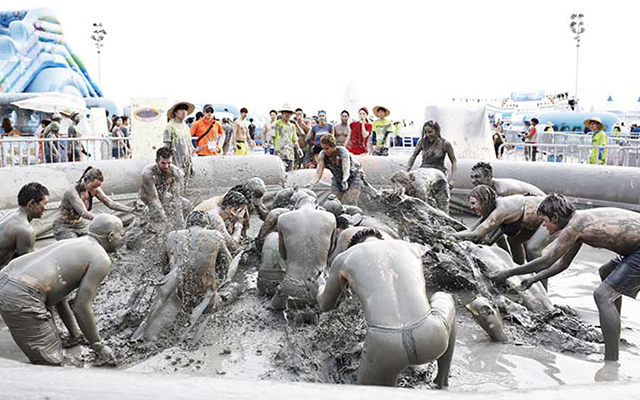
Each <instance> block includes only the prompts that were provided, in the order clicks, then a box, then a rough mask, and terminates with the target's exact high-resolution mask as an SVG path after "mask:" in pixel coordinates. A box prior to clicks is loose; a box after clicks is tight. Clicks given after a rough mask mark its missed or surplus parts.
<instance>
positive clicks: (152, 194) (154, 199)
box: [140, 171, 166, 220]
mask: <svg viewBox="0 0 640 400" xmlns="http://www.w3.org/2000/svg"><path fill="white" fill-rule="evenodd" d="M140 200H142V202H143V203H145V204H146V205H147V207H149V211H150V213H151V215H152V216H154V217H157V218H159V219H162V220H164V219H165V218H166V215H165V213H164V208H163V207H162V203H160V199H159V197H158V190H157V189H156V185H155V184H154V182H153V177H152V172H151V171H145V172H144V173H143V174H142V186H141V188H140Z"/></svg>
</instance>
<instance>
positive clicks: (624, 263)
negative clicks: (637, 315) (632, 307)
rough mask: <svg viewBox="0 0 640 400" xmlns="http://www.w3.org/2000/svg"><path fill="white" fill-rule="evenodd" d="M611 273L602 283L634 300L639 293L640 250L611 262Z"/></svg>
mask: <svg viewBox="0 0 640 400" xmlns="http://www.w3.org/2000/svg"><path fill="white" fill-rule="evenodd" d="M611 263H612V264H613V265H614V269H613V271H611V273H610V274H609V276H607V278H606V279H605V280H604V282H605V283H606V284H607V285H609V286H611V288H612V289H613V290H615V291H616V292H618V293H620V294H623V295H625V296H629V297H631V298H634V299H635V298H636V296H637V295H638V291H640V249H638V250H636V251H635V252H633V253H631V254H629V255H628V256H626V257H624V258H623V257H620V256H618V257H616V258H615V259H613V260H611Z"/></svg>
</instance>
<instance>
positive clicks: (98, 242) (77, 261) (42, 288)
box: [0, 214, 123, 365]
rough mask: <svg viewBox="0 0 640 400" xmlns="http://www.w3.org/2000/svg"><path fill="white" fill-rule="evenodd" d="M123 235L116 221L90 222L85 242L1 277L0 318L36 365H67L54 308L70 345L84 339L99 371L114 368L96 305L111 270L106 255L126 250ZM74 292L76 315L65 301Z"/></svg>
mask: <svg viewBox="0 0 640 400" xmlns="http://www.w3.org/2000/svg"><path fill="white" fill-rule="evenodd" d="M122 235H123V227H122V222H121V221H120V219H118V217H115V216H113V215H108V214H100V215H98V216H96V217H95V219H94V220H93V221H92V222H91V225H90V226H89V234H88V235H87V236H84V237H80V238H76V239H68V240H61V241H58V242H56V243H53V244H51V245H49V246H47V247H45V248H43V249H41V250H38V251H35V252H33V253H29V254H27V255H24V256H22V257H19V258H17V259H15V260H13V261H12V262H10V263H9V265H7V266H6V267H5V268H4V269H3V270H2V272H0V314H1V315H2V319H3V320H4V322H5V323H6V324H7V326H8V327H9V331H10V332H11V336H12V337H13V340H15V342H16V343H17V344H18V346H19V347H20V349H21V350H22V352H23V353H24V354H25V355H26V356H27V357H28V358H29V360H30V361H31V362H32V363H34V364H44V365H61V364H62V362H63V358H64V357H63V352H62V343H61V341H60V337H59V336H58V331H57V327H56V324H55V321H54V319H53V315H52V313H51V310H50V308H51V307H53V306H55V307H56V310H57V311H58V315H60V319H61V320H62V322H63V323H64V325H65V326H66V327H67V329H68V330H69V333H70V340H69V342H70V344H73V343H77V342H79V339H80V337H81V335H82V334H84V336H85V337H86V339H87V341H88V342H89V343H90V346H91V349H92V350H93V351H94V352H95V353H96V354H97V364H98V365H103V364H111V365H113V364H115V357H114V355H113V352H112V350H111V349H110V348H109V347H108V346H106V345H105V344H104V343H103V342H102V338H101V337H100V334H99V332H98V327H97V325H96V321H95V317H94V315H93V310H92V304H93V300H94V299H95V297H96V294H97V292H98V288H99V286H100V283H101V282H102V281H103V280H104V278H105V277H106V276H107V274H108V273H109V271H110V270H111V259H110V258H109V255H108V254H107V253H110V252H114V251H116V250H117V249H118V248H119V247H120V246H121V245H122ZM76 289H77V292H76V296H75V300H74V302H73V309H72V308H71V307H70V306H69V303H68V300H67V296H68V295H69V293H71V292H72V291H74V290H76ZM76 322H77V325H76ZM78 326H79V329H78Z"/></svg>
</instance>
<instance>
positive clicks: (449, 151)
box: [444, 140, 458, 184]
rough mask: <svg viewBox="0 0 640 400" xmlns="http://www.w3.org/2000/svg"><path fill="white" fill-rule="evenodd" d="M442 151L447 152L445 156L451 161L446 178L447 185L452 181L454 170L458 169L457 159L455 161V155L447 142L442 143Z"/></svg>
mask: <svg viewBox="0 0 640 400" xmlns="http://www.w3.org/2000/svg"><path fill="white" fill-rule="evenodd" d="M444 149H445V151H446V152H447V156H449V161H451V171H449V176H448V177H447V181H448V182H449V184H451V182H452V181H453V177H454V176H455V174H456V170H457V169H458V159H456V154H455V152H454V151H453V146H452V145H451V143H449V141H448V140H445V142H444Z"/></svg>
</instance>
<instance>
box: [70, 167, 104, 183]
mask: <svg viewBox="0 0 640 400" xmlns="http://www.w3.org/2000/svg"><path fill="white" fill-rule="evenodd" d="M95 180H98V181H100V182H104V175H102V171H100V170H99V169H98V168H94V167H92V166H91V165H89V166H88V167H87V169H85V170H84V172H83V173H82V176H81V177H80V179H78V181H77V182H76V183H78V184H82V183H85V184H86V183H91V182H93V181H95Z"/></svg>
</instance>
